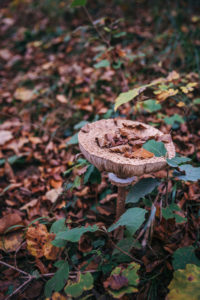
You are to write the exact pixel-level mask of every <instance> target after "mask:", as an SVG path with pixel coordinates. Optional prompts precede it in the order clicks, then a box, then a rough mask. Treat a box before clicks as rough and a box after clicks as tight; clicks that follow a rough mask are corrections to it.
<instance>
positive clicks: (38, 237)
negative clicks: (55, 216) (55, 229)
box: [26, 224, 60, 260]
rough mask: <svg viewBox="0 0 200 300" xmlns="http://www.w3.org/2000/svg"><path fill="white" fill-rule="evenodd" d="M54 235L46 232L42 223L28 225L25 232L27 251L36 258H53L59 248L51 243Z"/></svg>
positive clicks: (55, 256)
mask: <svg viewBox="0 0 200 300" xmlns="http://www.w3.org/2000/svg"><path fill="white" fill-rule="evenodd" d="M54 237H55V235H54V234H52V233H48V231H47V228H46V226H45V225H44V224H36V226H30V227H28V230H27V232H26V242H27V248H28V251H29V252H30V253H31V255H33V256H35V257H37V258H40V257H43V256H45V257H46V258H47V259H49V260H55V259H56V258H57V256H58V253H59V252H60V250H59V248H57V247H55V246H53V245H52V244H51V241H53V240H54Z"/></svg>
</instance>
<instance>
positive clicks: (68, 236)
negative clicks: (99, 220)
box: [56, 225, 99, 243]
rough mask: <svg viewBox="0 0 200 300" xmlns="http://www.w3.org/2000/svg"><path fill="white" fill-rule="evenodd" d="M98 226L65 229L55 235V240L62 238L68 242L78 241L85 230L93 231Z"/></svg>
mask: <svg viewBox="0 0 200 300" xmlns="http://www.w3.org/2000/svg"><path fill="white" fill-rule="evenodd" d="M98 229H99V228H98V226H96V225H94V226H88V227H77V228H73V229H67V230H66V231H63V232H59V233H58V234H57V235H56V240H57V239H62V240H66V241H70V242H73V243H75V242H78V241H79V240H80V238H81V236H82V235H83V234H84V233H86V232H95V231H97V230H98Z"/></svg>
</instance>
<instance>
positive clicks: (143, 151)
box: [131, 148, 154, 159]
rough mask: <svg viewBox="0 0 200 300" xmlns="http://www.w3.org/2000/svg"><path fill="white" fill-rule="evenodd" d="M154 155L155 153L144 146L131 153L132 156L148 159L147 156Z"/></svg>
mask: <svg viewBox="0 0 200 300" xmlns="http://www.w3.org/2000/svg"><path fill="white" fill-rule="evenodd" d="M153 156H154V154H153V153H151V152H149V151H147V150H146V149H144V148H140V149H138V150H136V151H134V152H133V153H131V158H140V159H146V158H152V157H153Z"/></svg>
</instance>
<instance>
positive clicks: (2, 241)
mask: <svg viewBox="0 0 200 300" xmlns="http://www.w3.org/2000/svg"><path fill="white" fill-rule="evenodd" d="M22 242H23V232H19V231H18V232H12V233H8V234H6V235H5V236H1V238H0V249H1V250H3V251H5V252H14V251H16V250H17V249H18V248H19V246H20V245H21V243H22Z"/></svg>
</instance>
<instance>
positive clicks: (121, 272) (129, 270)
mask: <svg viewBox="0 0 200 300" xmlns="http://www.w3.org/2000/svg"><path fill="white" fill-rule="evenodd" d="M139 268H140V265H139V264H137V263H135V262H131V263H130V264H129V265H128V266H127V267H126V268H124V267H123V266H121V265H120V266H118V267H116V268H115V269H114V270H113V271H112V272H111V274H110V277H109V278H108V279H107V281H108V282H109V280H115V281H116V282H117V280H120V278H124V279H126V280H127V281H128V285H124V286H122V287H121V288H120V289H118V290H117V289H116V290H113V289H111V288H108V292H109V294H110V295H112V296H113V297H114V299H122V298H123V295H125V294H132V293H137V292H138V289H137V288H136V286H137V285H138V283H139V276H138V274H137V271H138V270H139ZM131 299H132V298H131Z"/></svg>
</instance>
